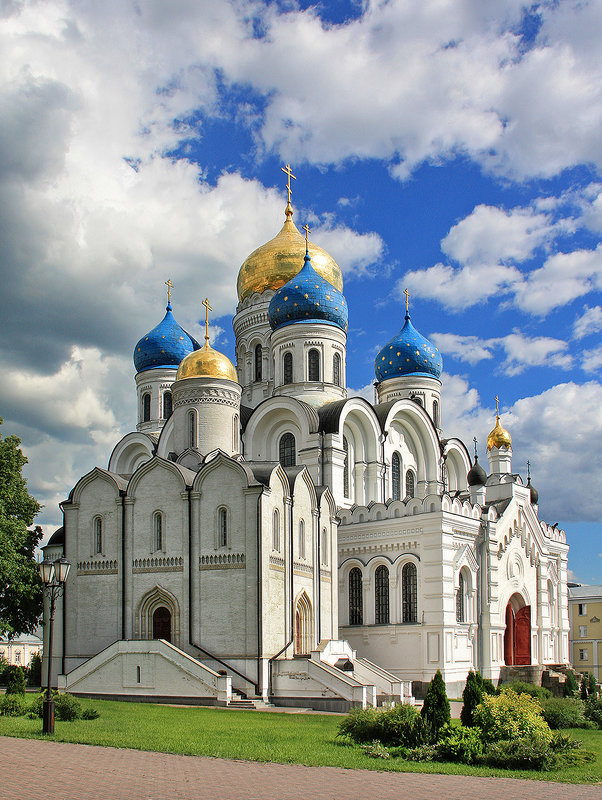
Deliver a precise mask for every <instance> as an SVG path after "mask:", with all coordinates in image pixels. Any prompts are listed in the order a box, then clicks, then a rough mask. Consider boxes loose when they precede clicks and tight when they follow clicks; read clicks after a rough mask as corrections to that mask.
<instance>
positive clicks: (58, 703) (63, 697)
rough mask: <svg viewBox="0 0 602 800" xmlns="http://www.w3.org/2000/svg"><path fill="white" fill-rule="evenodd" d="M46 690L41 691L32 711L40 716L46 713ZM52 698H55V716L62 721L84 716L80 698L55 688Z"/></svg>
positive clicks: (70, 720) (71, 720)
mask: <svg viewBox="0 0 602 800" xmlns="http://www.w3.org/2000/svg"><path fill="white" fill-rule="evenodd" d="M45 699H46V692H45V691H42V692H40V693H39V694H38V695H37V697H36V699H35V700H34V702H33V705H32V707H31V711H32V713H33V714H35V715H36V716H38V717H42V716H43V715H44V700H45ZM52 699H53V700H54V717H55V719H57V720H61V721H62V722H73V721H74V720H76V719H81V717H82V707H81V703H80V702H79V700H78V699H77V698H76V697H74V696H73V695H72V694H69V693H68V692H57V691H56V690H53V692H52Z"/></svg>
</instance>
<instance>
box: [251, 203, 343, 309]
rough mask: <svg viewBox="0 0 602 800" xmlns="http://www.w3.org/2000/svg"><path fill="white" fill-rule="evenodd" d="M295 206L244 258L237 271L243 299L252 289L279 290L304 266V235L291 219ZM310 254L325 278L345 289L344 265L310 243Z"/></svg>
mask: <svg viewBox="0 0 602 800" xmlns="http://www.w3.org/2000/svg"><path fill="white" fill-rule="evenodd" d="M292 216H293V212H292V208H291V207H290V205H289V206H287V208H286V220H285V222H284V225H283V226H282V229H281V231H280V233H279V234H278V235H277V236H275V237H274V238H273V239H271V240H270V241H269V242H266V244H262V245H261V247H258V248H257V250H254V251H253V252H252V253H251V255H250V256H249V257H248V258H247V259H246V260H245V262H244V263H243V265H242V267H241V268H240V271H239V273H238V283H237V287H236V288H237V290H238V299H239V301H241V302H242V301H243V300H244V299H245V297H249V295H251V294H253V292H259V293H261V292H264V291H265V290H266V289H273V290H274V291H276V289H280V287H281V286H284V284H285V283H288V281H290V279H291V278H293V277H294V276H295V275H296V274H297V273H298V272H300V271H301V268H302V267H303V263H304V258H305V237H304V236H302V235H301V234H300V233H299V231H298V230H297V226H296V225H295V223H294V222H293V220H292ZM308 249H309V255H310V257H311V263H312V266H313V268H314V269H315V270H316V272H318V273H319V274H320V275H321V276H322V277H323V278H326V280H327V281H328V282H329V283H331V284H332V285H333V286H334V287H336V288H337V289H338V290H339V291H340V292H342V291H343V275H342V273H341V268H340V267H339V265H338V264H337V262H336V261H335V260H334V258H333V257H332V256H331V255H329V254H328V253H327V252H326V250H323V249H322V248H321V247H318V245H316V244H312V242H310V243H309V248H308Z"/></svg>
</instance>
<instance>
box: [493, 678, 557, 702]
mask: <svg viewBox="0 0 602 800" xmlns="http://www.w3.org/2000/svg"><path fill="white" fill-rule="evenodd" d="M503 688H504V689H512V691H514V692H516V694H528V695H531V697H536V698H537V699H538V700H547V698H548V697H552V692H551V691H550V690H549V689H545V688H544V687H543V686H538V685H537V684H536V683H525V682H524V681H512V682H511V683H509V684H507V685H505V686H504V687H503Z"/></svg>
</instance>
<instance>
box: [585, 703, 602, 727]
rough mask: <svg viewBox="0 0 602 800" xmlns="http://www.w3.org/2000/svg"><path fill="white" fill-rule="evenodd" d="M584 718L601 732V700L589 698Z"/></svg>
mask: <svg viewBox="0 0 602 800" xmlns="http://www.w3.org/2000/svg"><path fill="white" fill-rule="evenodd" d="M584 714H585V718H586V719H588V720H590V722H593V723H594V725H596V726H597V727H598V728H600V730H602V700H600V699H599V698H595V697H590V698H589V700H588V701H587V702H586V704H585V709H584Z"/></svg>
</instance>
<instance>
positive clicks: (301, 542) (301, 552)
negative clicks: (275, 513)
mask: <svg viewBox="0 0 602 800" xmlns="http://www.w3.org/2000/svg"><path fill="white" fill-rule="evenodd" d="M299 558H305V522H304V521H303V520H302V519H301V520H299Z"/></svg>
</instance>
